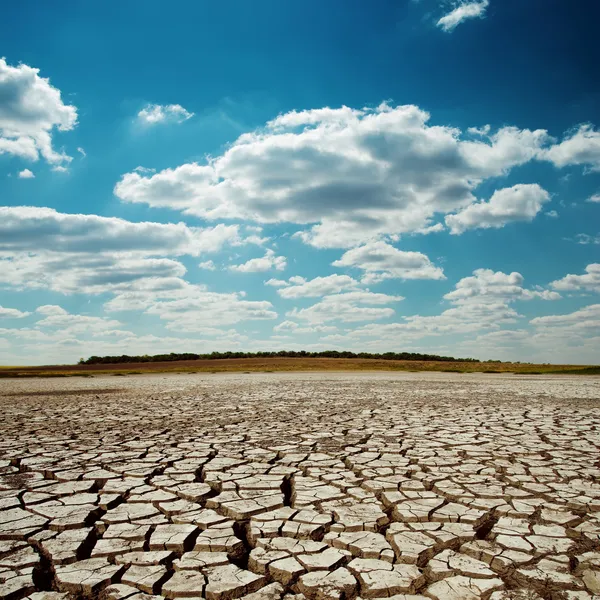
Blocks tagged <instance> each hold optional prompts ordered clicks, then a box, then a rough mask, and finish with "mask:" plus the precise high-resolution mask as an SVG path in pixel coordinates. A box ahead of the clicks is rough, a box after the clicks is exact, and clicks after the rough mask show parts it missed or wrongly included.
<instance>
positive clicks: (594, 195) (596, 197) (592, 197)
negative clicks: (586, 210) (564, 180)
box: [587, 194, 600, 202]
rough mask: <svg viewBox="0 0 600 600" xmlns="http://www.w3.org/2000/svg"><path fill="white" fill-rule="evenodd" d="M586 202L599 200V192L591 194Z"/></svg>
mask: <svg viewBox="0 0 600 600" xmlns="http://www.w3.org/2000/svg"><path fill="white" fill-rule="evenodd" d="M587 202H600V194H593V195H592V196H590V197H589V198H588V199H587Z"/></svg>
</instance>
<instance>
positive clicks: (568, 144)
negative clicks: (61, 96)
mask: <svg viewBox="0 0 600 600" xmlns="http://www.w3.org/2000/svg"><path fill="white" fill-rule="evenodd" d="M540 158H543V159H545V160H549V161H550V162H552V163H553V164H554V165H555V166H557V167H567V166H571V165H587V167H588V168H589V170H590V171H594V172H597V171H600V131H596V130H595V129H594V127H593V126H592V125H590V124H586V125H580V126H579V128H578V129H577V130H575V131H573V132H572V133H571V134H569V135H568V136H567V137H565V139H564V140H563V141H562V142H560V143H559V144H555V145H554V146H552V147H550V148H548V149H547V150H545V151H543V152H542V153H541V155H540Z"/></svg>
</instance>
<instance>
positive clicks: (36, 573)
mask: <svg viewBox="0 0 600 600" xmlns="http://www.w3.org/2000/svg"><path fill="white" fill-rule="evenodd" d="M0 386H1V387H0V402H1V404H2V409H1V410H2V419H1V421H0V423H1V424H0V429H1V433H2V435H1V439H0V598H7V599H13V598H14V599H17V600H18V599H19V598H24V597H28V598H32V599H34V600H59V599H63V598H65V599H66V598H75V597H79V598H99V597H101V598H104V599H115V600H117V599H125V598H131V599H132V600H147V599H150V598H156V600H159V599H160V598H173V599H176V598H207V599H209V600H221V599H224V600H225V599H233V598H242V597H244V598H249V599H252V600H280V599H285V600H303V599H304V598H307V599H309V600H328V599H336V600H337V599H340V600H352V599H354V598H385V597H394V598H396V599H397V600H408V599H410V600H424V599H426V598H429V599H434V600H436V599H437V600H446V599H449V600H468V599H477V598H483V599H491V600H500V599H503V598H514V599H523V600H525V599H528V600H536V599H537V600H539V599H540V598H541V599H543V600H564V599H567V600H575V599H590V598H600V410H599V409H600V378H599V377H582V376H558V375H554V376H545V375H543V376H541V375H536V376H517V375H512V374H510V375H502V374H498V375H494V374H485V375H483V374H452V373H390V372H382V373H333V372H328V373H253V374H243V373H237V374H168V375H164V374H163V375H143V376H128V377H113V376H95V377H93V378H89V379H87V378H86V379H80V378H59V379H27V380H24V379H3V380H2V381H1V383H0Z"/></svg>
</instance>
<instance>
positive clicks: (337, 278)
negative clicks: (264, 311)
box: [271, 275, 359, 299]
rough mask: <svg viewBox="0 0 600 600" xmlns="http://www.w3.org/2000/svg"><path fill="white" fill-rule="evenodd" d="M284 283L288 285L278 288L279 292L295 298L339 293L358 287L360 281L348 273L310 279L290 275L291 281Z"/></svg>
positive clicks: (286, 296)
mask: <svg viewBox="0 0 600 600" xmlns="http://www.w3.org/2000/svg"><path fill="white" fill-rule="evenodd" d="M271 285H272V284H271ZM284 285H285V286H286V287H283V288H280V289H278V290H277V293H278V294H279V295H280V296H281V297H282V298H286V299H293V298H314V297H318V296H327V295H329V294H337V293H339V292H343V291H346V290H351V289H356V288H357V287H358V285H359V283H358V281H356V280H354V279H352V277H349V276H348V275H327V276H325V277H315V278H314V279H311V280H310V281H307V280H306V279H304V278H302V277H290V279H289V282H284Z"/></svg>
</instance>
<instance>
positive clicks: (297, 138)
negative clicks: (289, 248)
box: [115, 104, 550, 248]
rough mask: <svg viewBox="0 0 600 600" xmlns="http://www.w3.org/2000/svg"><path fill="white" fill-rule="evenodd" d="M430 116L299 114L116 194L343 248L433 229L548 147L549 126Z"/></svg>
mask: <svg viewBox="0 0 600 600" xmlns="http://www.w3.org/2000/svg"><path fill="white" fill-rule="evenodd" d="M429 120H430V115H429V113H427V112H425V111H423V110H421V109H420V108H418V107H417V106H411V105H408V106H395V107H394V106H390V105H388V104H382V105H380V106H379V107H377V108H375V109H360V110H356V109H349V108H348V107H342V108H339V109H332V108H326V109H316V110H306V111H294V112H291V113H286V114H284V115H280V116H279V117H278V118H276V119H274V120H273V121H271V122H269V123H268V124H267V125H266V126H265V128H264V129H263V130H259V131H255V132H251V133H246V134H244V135H242V136H240V137H239V138H238V139H237V140H236V141H235V142H234V143H233V144H231V145H230V146H229V147H228V148H227V150H226V151H225V152H224V154H222V155H221V156H218V157H215V158H212V159H210V160H209V161H208V162H207V163H206V164H198V163H188V164H184V165H181V166H179V167H176V168H174V169H166V170H163V171H160V172H158V173H154V174H147V173H140V172H139V171H133V172H131V173H127V174H125V175H124V176H123V177H122V178H121V180H120V181H119V182H118V183H117V185H116V186H115V194H116V195H117V196H118V197H119V198H120V199H121V200H123V201H126V202H135V203H143V204H148V205H150V206H155V207H169V208H173V209H177V210H181V211H183V212H184V213H186V214H191V215H195V216H199V217H202V218H205V219H213V220H214V219H226V218H227V219H245V220H250V221H254V222H261V223H274V222H292V223H298V224H301V225H310V227H309V228H308V229H305V230H301V231H300V232H299V233H298V234H297V235H298V236H299V237H301V239H302V240H303V241H304V242H306V243H309V244H312V245H314V246H317V247H340V248H347V247H352V246H355V245H358V244H360V243H363V242H366V241H370V240H372V239H374V238H376V237H378V236H382V235H386V234H388V235H391V234H401V233H405V232H429V231H431V229H430V228H431V227H432V226H433V227H434V230H438V229H439V224H435V223H433V222H432V219H433V218H434V216H435V215H436V214H442V215H443V214H448V213H451V212H455V211H457V210H460V209H463V208H466V207H467V206H469V205H470V204H472V203H474V202H476V198H475V196H474V195H473V191H474V190H475V188H476V187H477V186H478V185H479V184H480V183H481V182H483V181H485V180H486V179H488V178H491V177H498V176H502V175H504V174H506V173H508V172H509V171H510V169H511V168H513V167H515V166H518V165H522V164H525V163H527V162H529V161H531V160H533V159H535V158H536V157H537V156H538V154H539V151H540V150H541V149H542V147H543V146H544V145H545V144H547V143H548V142H549V141H550V137H549V136H548V133H547V132H546V131H544V130H537V131H530V130H527V129H525V130H521V129H517V128H514V127H504V128H502V129H500V130H497V131H494V132H492V131H491V130H489V131H488V130H486V129H484V130H482V133H483V132H487V133H483V134H482V135H477V136H473V135H472V134H471V133H467V134H466V135H465V136H463V135H462V132H461V131H460V130H458V129H456V128H453V127H446V126H438V125H429V123H428V122H429Z"/></svg>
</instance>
